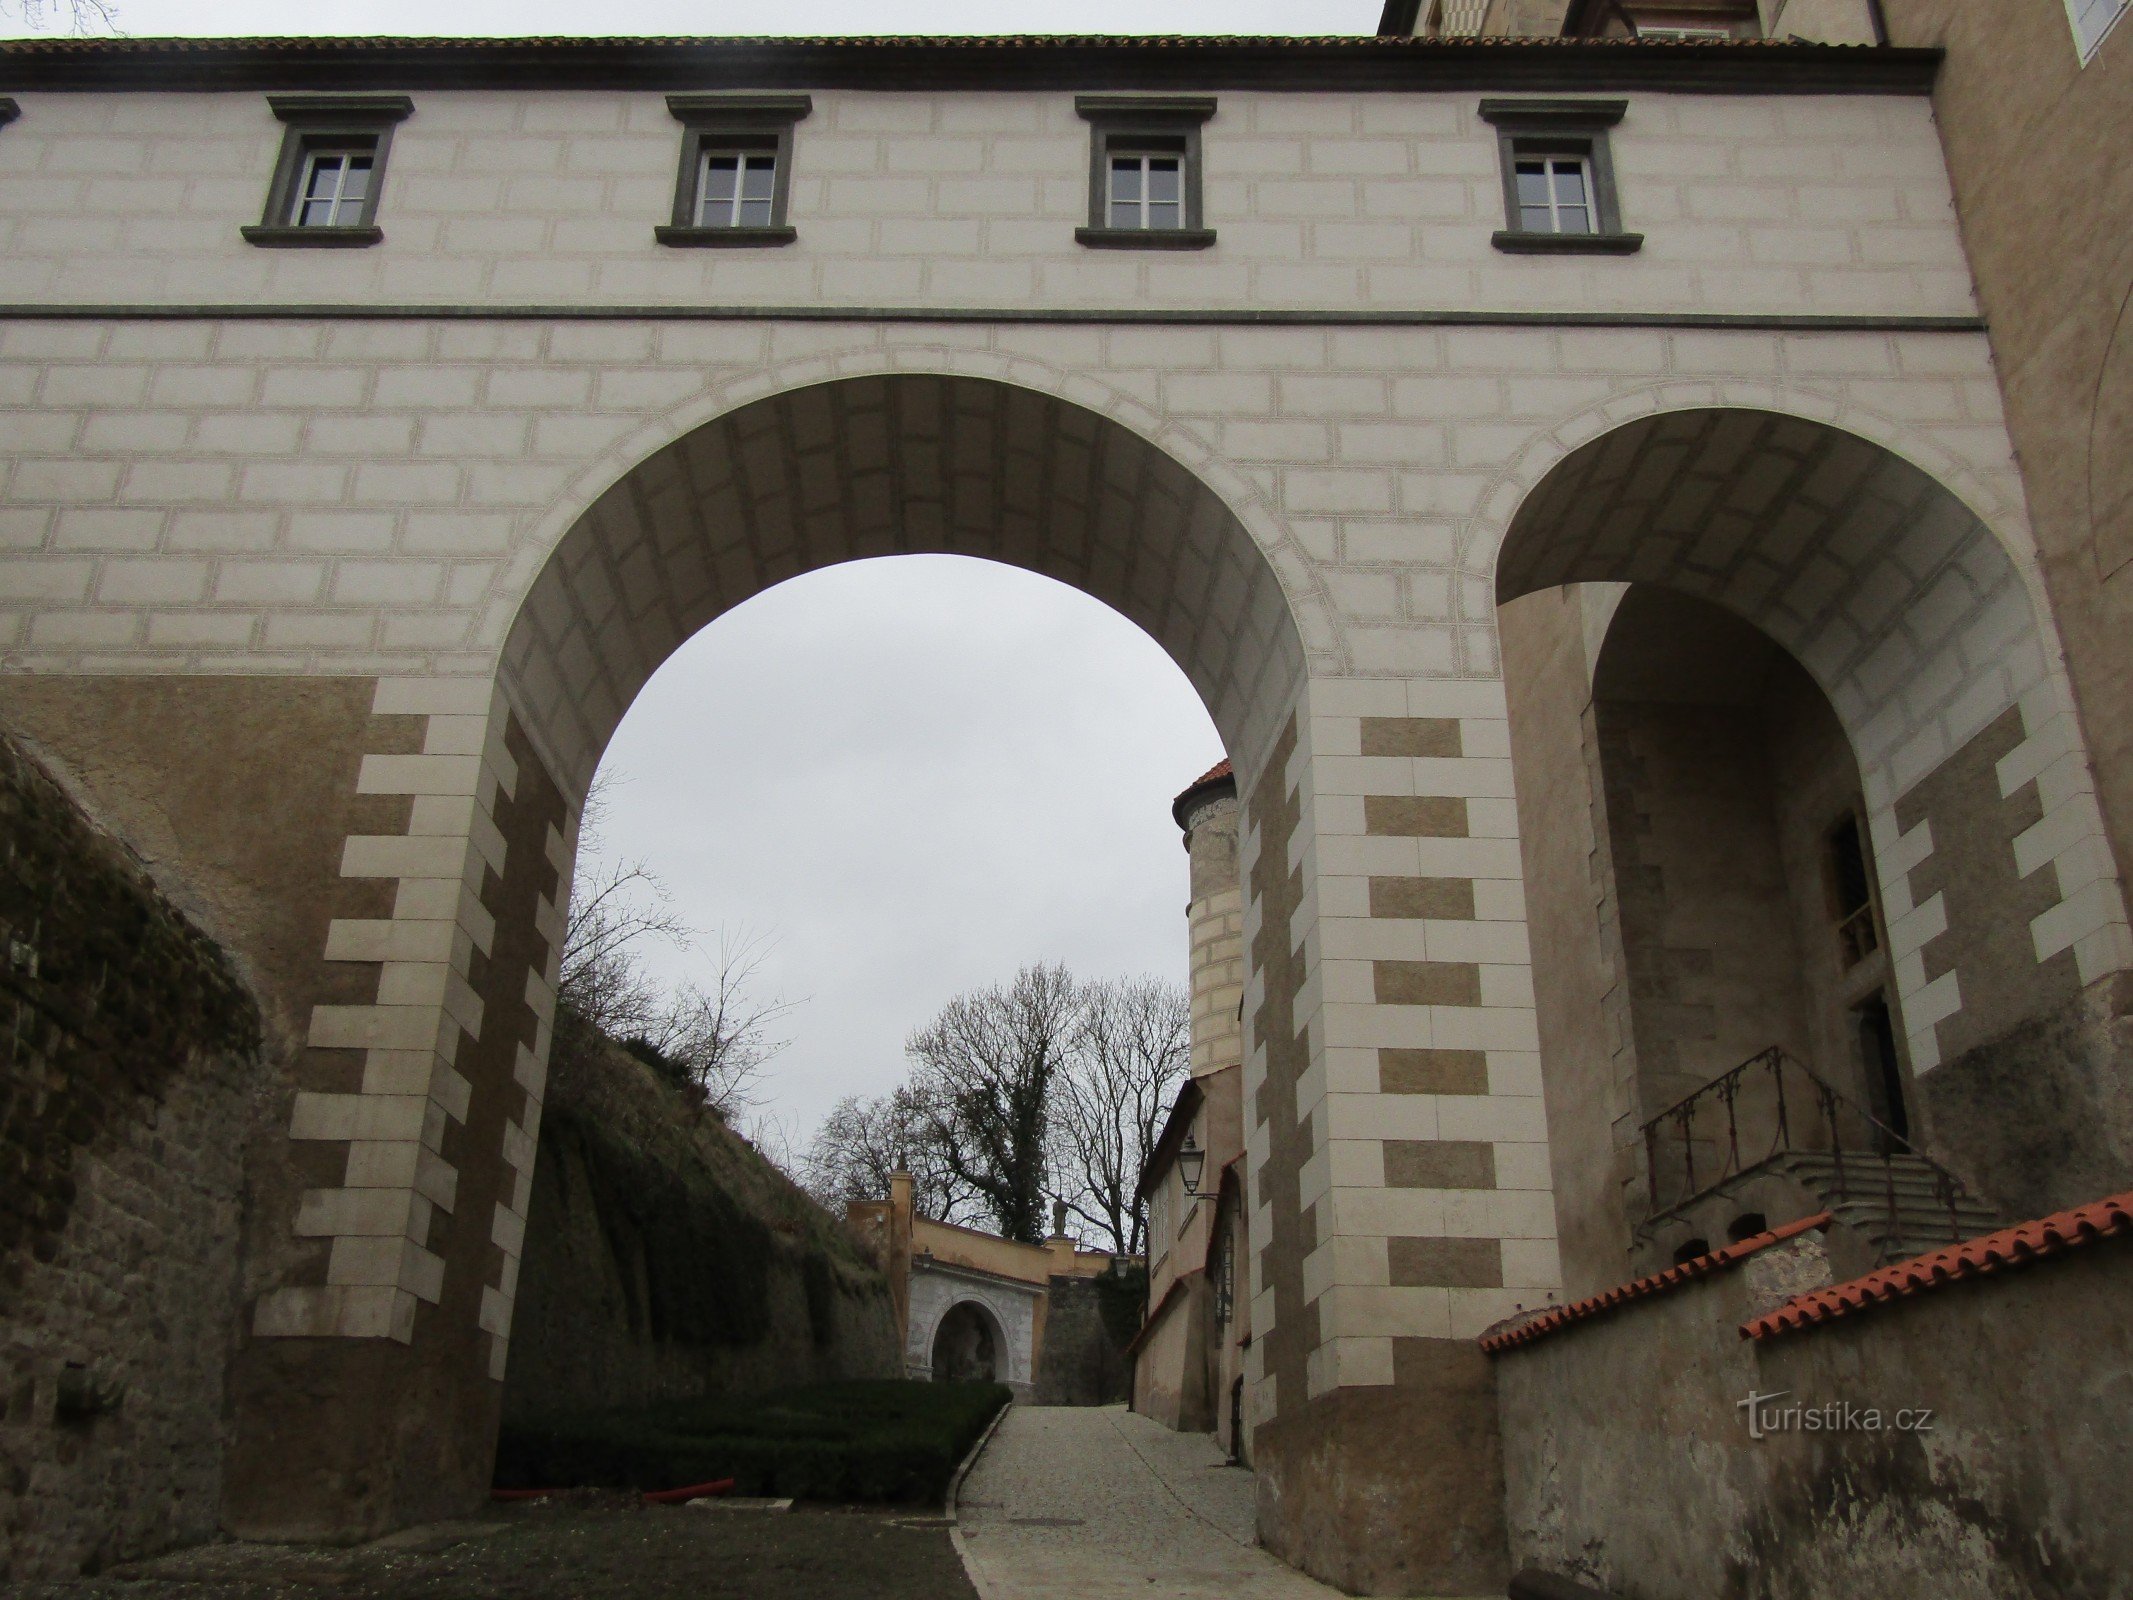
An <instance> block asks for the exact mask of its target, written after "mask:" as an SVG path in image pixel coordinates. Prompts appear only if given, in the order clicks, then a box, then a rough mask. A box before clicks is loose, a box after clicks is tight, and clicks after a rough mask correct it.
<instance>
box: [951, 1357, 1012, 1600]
mask: <svg viewBox="0 0 2133 1600" xmlns="http://www.w3.org/2000/svg"><path fill="white" fill-rule="evenodd" d="M1014 1409H1015V1402H1014V1400H1013V1398H1012V1397H1010V1398H1009V1399H1008V1402H1007V1404H1006V1405H1004V1406H1002V1407H1000V1409H999V1410H998V1411H996V1412H994V1413H993V1417H992V1421H990V1422H988V1423H986V1424H985V1431H984V1432H983V1433H981V1434H979V1435H978V1442H977V1443H976V1444H974V1445H972V1446H971V1447H970V1452H969V1454H967V1455H965V1456H964V1457H963V1460H962V1463H961V1465H959V1466H958V1467H957V1468H956V1469H955V1476H954V1477H952V1478H950V1479H949V1480H948V1503H947V1505H946V1506H945V1507H943V1508H942V1509H943V1510H944V1511H945V1512H946V1514H947V1517H948V1542H949V1543H950V1544H951V1545H953V1546H954V1547H955V1558H956V1560H958V1561H960V1562H962V1563H963V1576H964V1577H966V1578H968V1579H969V1580H970V1587H971V1588H973V1589H975V1590H976V1591H977V1592H978V1600H990V1597H989V1596H988V1595H987V1594H986V1591H985V1585H984V1584H982V1583H980V1582H979V1581H978V1570H977V1568H975V1567H973V1566H972V1565H971V1564H970V1547H969V1546H968V1545H967V1544H965V1543H964V1542H963V1523H962V1517H961V1515H960V1514H959V1512H958V1509H957V1506H958V1502H959V1501H960V1500H961V1499H962V1496H963V1480H964V1479H965V1478H967V1477H969V1476H970V1469H971V1468H972V1467H974V1466H976V1465H977V1464H978V1457H979V1456H981V1455H983V1454H984V1453H985V1447H986V1446H987V1445H989V1444H991V1443H992V1436H993V1435H994V1434H996V1433H998V1432H999V1431H1000V1424H1001V1423H1002V1422H1004V1421H1006V1420H1007V1414H1008V1412H1010V1411H1012V1410H1014Z"/></svg>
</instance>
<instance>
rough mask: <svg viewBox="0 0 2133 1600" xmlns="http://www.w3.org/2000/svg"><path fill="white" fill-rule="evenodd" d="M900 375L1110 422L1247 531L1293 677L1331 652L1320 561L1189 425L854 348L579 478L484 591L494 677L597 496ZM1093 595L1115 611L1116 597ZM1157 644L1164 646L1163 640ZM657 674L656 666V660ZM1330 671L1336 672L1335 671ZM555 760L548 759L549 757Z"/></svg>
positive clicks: (738, 389)
mask: <svg viewBox="0 0 2133 1600" xmlns="http://www.w3.org/2000/svg"><path fill="white" fill-rule="evenodd" d="M897 377H932V378H941V379H949V380H958V379H960V380H973V379H974V380H978V381H981V382H990V383H996V384H999V385H1001V386H1002V387H1004V388H1008V389H1013V390H1019V391H1024V392H1027V393H1030V394H1033V395H1035V396H1037V397H1039V398H1041V399H1045V400H1049V401H1052V402H1055V403H1058V404H1062V405H1066V406H1069V407H1073V408H1075V409H1078V410H1080V411H1083V412H1086V413H1088V414H1089V415H1091V416H1093V417H1095V418H1096V419H1098V420H1099V421H1100V422H1108V423H1112V424H1115V425H1116V426H1117V427H1119V428H1120V429H1122V430H1123V431H1124V432H1125V433H1126V434H1127V435H1128V436H1129V437H1130V438H1131V439H1133V440H1134V441H1135V442H1137V443H1138V444H1140V445H1142V446H1144V447H1146V448H1147V449H1149V450H1150V451H1151V452H1152V453H1153V454H1154V455H1155V456H1156V457H1158V458H1160V459H1163V460H1167V461H1168V462H1169V463H1170V464H1171V465H1172V466H1174V467H1175V468H1177V469H1178V470H1180V471H1181V472H1183V473H1184V474H1185V475H1186V476H1187V477H1188V478H1189V479H1191V480H1192V481H1193V483H1194V484H1196V485H1197V486H1198V487H1199V488H1201V489H1203V490H1204V491H1205V492H1206V493H1207V494H1208V495H1210V496H1211V497H1212V498H1213V499H1214V501H1215V502H1216V503H1217V504H1218V505H1219V506H1220V507H1221V509H1222V510H1223V511H1224V512H1226V513H1227V515H1228V517H1229V519H1230V520H1231V521H1232V522H1233V523H1234V524H1235V525H1236V526H1238V527H1240V528H1242V529H1243V530H1244V533H1245V535H1246V537H1247V538H1248V539H1249V540H1250V542H1251V545H1252V547H1253V548H1252V549H1251V551H1250V552H1249V553H1248V554H1249V555H1250V556H1256V557H1257V558H1258V560H1259V562H1260V563H1261V564H1262V565H1263V566H1264V568H1265V569H1266V571H1267V573H1268V575H1269V576H1270V577H1271V578H1272V579H1273V580H1274V589H1275V592H1276V593H1277V594H1278V595H1279V596H1280V597H1281V600H1282V602H1283V604H1284V607H1285V609H1286V611H1287V613H1288V615H1287V619H1286V620H1287V624H1288V631H1289V632H1290V633H1291V634H1292V635H1293V636H1294V639H1295V648H1296V649H1297V651H1298V653H1299V655H1300V656H1301V660H1300V661H1299V663H1298V666H1299V668H1300V669H1301V670H1302V671H1303V672H1305V673H1306V674H1308V673H1309V671H1310V663H1311V661H1312V660H1313V659H1314V657H1315V658H1316V659H1318V660H1319V661H1321V662H1324V661H1325V660H1326V658H1327V657H1328V655H1329V653H1330V652H1331V651H1332V650H1333V649H1334V648H1335V647H1336V646H1337V643H1338V635H1337V632H1336V630H1335V629H1334V628H1333V626H1332V623H1331V617H1332V606H1331V602H1330V599H1329V597H1328V596H1327V594H1326V591H1325V586H1324V581H1323V579H1322V577H1321V576H1320V574H1319V572H1318V569H1317V567H1316V565H1315V563H1313V562H1312V561H1310V560H1309V559H1308V558H1307V557H1306V556H1305V555H1304V553H1303V550H1302V547H1301V545H1300V544H1299V543H1298V541H1297V540H1296V539H1295V538H1294V537H1293V535H1291V533H1290V532H1289V531H1288V529H1287V526H1286V524H1285V523H1284V522H1283V520H1282V519H1281V517H1280V515H1279V514H1278V512H1277V511H1276V510H1275V508H1274V507H1273V506H1272V505H1271V504H1270V503H1269V501H1268V499H1267V497H1266V495H1265V494H1264V493H1263V492H1262V491H1261V490H1260V489H1259V487H1258V486H1257V485H1255V484H1254V483H1252V482H1251V481H1250V480H1249V479H1248V478H1246V477H1245V476H1244V475H1243V474H1241V473H1240V472H1238V471H1237V470H1236V469H1235V468H1234V467H1232V466H1231V465H1230V464H1229V463H1228V462H1227V461H1226V460H1225V459H1224V458H1223V457H1221V456H1220V455H1219V454H1218V453H1217V452H1216V451H1215V450H1214V448H1213V447H1212V446H1211V445H1210V444H1209V443H1208V442H1207V440H1206V439H1204V438H1203V437H1202V436H1201V435H1200V434H1199V433H1198V432H1196V431H1195V430H1193V429H1192V428H1190V427H1188V426H1185V425H1184V424H1181V423H1179V422H1176V421H1174V420H1171V419H1168V418H1165V417H1163V416H1161V415H1159V414H1158V413H1156V412H1154V411H1153V410H1151V409H1150V408H1149V407H1147V406H1146V405H1145V404H1143V403H1142V402H1141V401H1139V400H1138V399H1136V398H1135V397H1133V396H1132V395H1130V394H1128V393H1126V392H1124V391H1123V390H1120V389H1116V388H1113V387H1111V386H1109V385H1106V384H1104V383H1103V382H1101V381H1100V380H1099V379H1097V378H1095V377H1092V376H1090V375H1089V374H1087V373H1085V372H1080V371H1068V370H1066V369H1063V368H1059V367H1056V366H1052V365H1050V364H1048V363H1045V362H1043V361H1040V360H1037V359H1034V358H1031V357H1027V356H1020V355H1017V356H1002V355H998V354H995V353H993V352H990V351H981V350H971V349H958V348H955V347H952V346H937V347H930V348H926V349H911V348H901V349H882V348H859V349H854V350H849V351H844V352H839V353H837V354H836V355H834V356H822V355H816V356H810V357H804V358H795V359H793V360H790V361H787V362H784V363H782V364H777V365H770V366H763V367H756V368H751V369H749V370H748V371H746V372H743V373H739V374H736V375H735V376H733V377H732V378H730V379H729V380H727V381H725V382H722V383H713V384H708V385H706V386H705V387H704V388H702V389H700V390H698V391H697V392H695V393H694V394H692V395H690V396H688V397H686V398H684V399H682V400H680V401H677V402H675V403H674V404H672V405H670V406H669V407H667V408H666V410H665V411H663V412H661V413H659V414H658V415H657V416H654V417H652V418H649V419H647V420H646V421H644V422H642V423H641V424H639V425H638V426H637V427H635V428H633V429H631V430H630V431H629V432H627V433H626V434H624V435H623V436H622V437H621V438H620V439H619V440H617V441H616V442H615V443H614V444H612V445H610V446H609V447H608V448H607V449H606V450H604V451H603V452H601V453H600V454H599V455H598V456H596V457H595V458H594V459H593V460H592V461H591V462H590V463H588V464H587V465H586V466H585V467H584V468H583V469H581V470H580V471H579V472H578V473H577V474H576V476H575V477H574V478H573V479H572V480H571V481H570V483H569V484H567V485H566V486H565V488H564V489H563V490H562V491H561V492H560V493H559V494H558V495H557V497H556V498H555V500H554V501H553V503H552V504H551V505H550V506H549V508H548V509H547V511H545V512H544V513H543V514H542V515H541V517H540V519H539V521H538V522H537V524H536V527H535V534H534V536H533V537H532V538H531V539H530V540H528V541H527V542H526V544H525V545H524V546H522V547H521V549H520V550H519V551H518V552H517V553H516V554H515V555H514V556H513V557H512V558H511V559H510V560H509V561H508V562H506V563H504V564H503V566H502V568H501V569H500V571H499V574H498V576H497V577H496V578H494V579H493V580H492V582H491V586H490V599H489V602H488V618H487V620H486V621H485V624H484V629H483V638H482V640H481V643H482V644H483V646H484V647H485V648H486V649H488V650H489V651H491V652H492V654H493V660H494V661H495V663H496V670H499V671H503V672H508V671H509V668H508V663H507V646H508V644H509V641H510V638H511V636H512V633H513V630H514V629H515V628H516V627H517V626H518V625H519V623H520V621H521V620H522V618H524V617H525V616H526V614H527V608H528V606H529V604H531V603H532V601H533V599H534V597H535V595H536V594H537V593H538V585H539V582H540V579H541V577H542V575H543V574H544V573H545V572H547V570H548V569H549V567H550V566H551V564H552V563H553V562H554V560H555V559H556V557H557V555H558V553H559V552H561V551H562V550H563V549H564V547H565V544H566V542H567V541H568V539H569V537H570V535H571V533H572V532H573V531H574V530H576V529H577V528H579V527H580V526H583V525H586V524H587V521H588V519H589V518H590V517H591V516H592V514H593V513H594V511H595V508H596V507H597V506H598V505H599V503H600V502H601V501H602V499H603V498H604V497H606V496H607V495H608V494H609V493H611V492H612V491H613V490H614V489H616V488H617V487H619V486H620V485H621V484H623V483H624V482H626V481H627V480H628V478H629V477H630V475H631V474H632V473H633V472H635V471H636V470H637V469H638V468H640V467H641V466H643V465H644V464H645V463H647V462H649V461H651V460H653V459H655V458H657V457H659V456H660V455H661V454H662V453H664V452H666V451H668V450H669V449H671V448H674V447H677V446H680V445H682V444H683V442H684V441H686V440H687V439H689V438H690V437H691V436H692V435H694V434H697V433H698V432H700V431H701V430H704V429H706V428H707V427H711V426H715V425H717V424H718V423H719V422H721V421H722V420H725V419H728V418H733V417H736V416H738V415H739V414H740V413H742V412H745V411H746V410H747V409H748V408H749V407H751V406H754V405H757V404H760V403H763V402H777V401H780V400H784V399H788V398H792V397H797V396H802V395H804V394H805V393H806V392H807V391H809V390H812V389H817V388H821V387H824V386H826V385H832V384H836V383H839V382H843V381H845V380H850V379H864V378H897ZM1084 592H1088V591H1086V590H1084ZM1092 598H1098V599H1102V600H1104V603H1106V604H1112V605H1114V608H1115V602H1114V601H1112V600H1109V599H1107V598H1105V597H1101V596H1092ZM1157 642H1158V643H1159V644H1160V643H1163V641H1162V640H1160V639H1158V641H1157ZM1167 648H1168V647H1167V646H1166V649H1167ZM1180 665H1181V666H1182V665H1183V663H1182V662H1181V663H1180ZM654 666H655V669H656V663H655V664H654ZM1331 670H1334V671H1338V670H1340V669H1339V667H1338V666H1335V667H1333V668H1332V669H1331ZM535 737H536V741H537V742H538V743H545V742H546V741H545V739H544V738H543V736H542V734H541V733H540V732H539V731H537V730H536V731H535ZM550 755H551V758H552V757H553V752H550Z"/></svg>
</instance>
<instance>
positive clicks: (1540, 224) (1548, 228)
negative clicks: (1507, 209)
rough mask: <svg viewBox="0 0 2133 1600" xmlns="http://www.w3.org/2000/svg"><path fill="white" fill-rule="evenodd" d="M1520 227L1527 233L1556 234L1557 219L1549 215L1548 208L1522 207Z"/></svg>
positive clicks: (1519, 220) (1519, 212)
mask: <svg viewBox="0 0 2133 1600" xmlns="http://www.w3.org/2000/svg"><path fill="white" fill-rule="evenodd" d="M1518 225H1519V227H1520V228H1522V229H1524V230H1525V231H1526V232H1527V233H1553V232H1555V219H1554V218H1553V217H1552V216H1550V215H1549V212H1548V208H1547V207H1546V206H1520V207H1519V208H1518Z"/></svg>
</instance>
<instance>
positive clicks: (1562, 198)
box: [1481, 100, 1644, 255]
mask: <svg viewBox="0 0 2133 1600" xmlns="http://www.w3.org/2000/svg"><path fill="white" fill-rule="evenodd" d="M1627 109H1628V105H1627V102H1625V101H1621V100H1484V101H1482V102H1481V117H1482V120H1483V121H1485V122H1488V123H1490V124H1491V125H1493V126H1494V127H1495V129H1496V140H1497V150H1498V154H1499V157H1500V159H1501V161H1502V164H1503V191H1504V227H1503V228H1502V229H1501V230H1500V231H1499V232H1498V233H1497V234H1496V236H1495V239H1494V243H1495V245H1496V248H1497V249H1499V250H1505V251H1509V252H1511V253H1513V254H1520V255H1545V254H1573V253H1574V254H1582V255H1627V254H1629V253H1630V252H1632V251H1634V250H1636V249H1638V248H1639V247H1640V246H1642V245H1643V243H1644V236H1643V235H1642V234H1639V233H1625V232H1623V231H1622V218H1621V208H1620V206H1619V205H1618V204H1617V202H1616V198H1615V180H1614V163H1613V160H1612V157H1611V155H1610V153H1609V150H1608V144H1607V130H1608V129H1609V128H1611V127H1613V126H1614V125H1615V124H1616V123H1618V122H1620V121H1621V120H1622V115H1623V113H1624V112H1625V111H1626V110H1627Z"/></svg>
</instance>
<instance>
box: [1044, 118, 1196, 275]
mask: <svg viewBox="0 0 2133 1600" xmlns="http://www.w3.org/2000/svg"><path fill="white" fill-rule="evenodd" d="M1074 109H1075V110H1077V111H1079V112H1080V113H1081V115H1082V116H1083V117H1084V118H1085V119H1086V120H1087V121H1088V124H1089V222H1088V226H1087V227H1084V228H1077V229H1076V230H1075V231H1074V237H1075V239H1076V240H1078V241H1079V242H1080V243H1082V244H1085V245H1094V246H1096V247H1098V248H1100V249H1113V250H1204V249H1205V248H1207V246H1209V245H1211V244H1213V243H1214V242H1215V233H1214V230H1213V229H1212V228H1209V227H1207V226H1205V225H1204V223H1203V222H1202V219H1201V216H1200V126H1201V124H1202V123H1204V122H1206V121H1207V120H1208V118H1210V117H1212V116H1213V115H1214V114H1215V103H1214V101H1213V100H1210V99H1206V98H1203V97H1199V96H1189V97H1188V96H1179V97H1175V98H1160V99H1159V98H1157V97H1155V96H1152V95H1111V94H1085V95H1081V96H1079V97H1077V98H1076V100H1075V101H1074Z"/></svg>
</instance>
